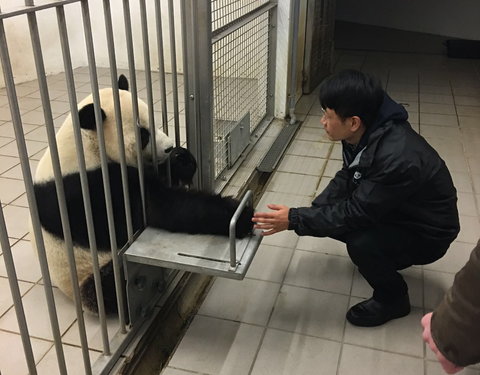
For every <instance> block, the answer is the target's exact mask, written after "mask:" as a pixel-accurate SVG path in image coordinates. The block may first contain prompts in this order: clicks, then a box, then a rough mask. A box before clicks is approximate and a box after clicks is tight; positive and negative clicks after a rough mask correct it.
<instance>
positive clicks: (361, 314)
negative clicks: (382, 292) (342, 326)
mask: <svg viewBox="0 0 480 375" xmlns="http://www.w3.org/2000/svg"><path fill="white" fill-rule="evenodd" d="M408 314H410V300H409V299H408V294H406V295H405V296H404V297H401V298H399V299H397V300H395V301H393V302H389V303H385V302H379V301H376V300H374V299H373V297H372V298H370V299H367V300H366V301H363V302H360V303H357V304H356V305H355V306H353V307H352V308H350V310H348V312H347V320H348V321H349V322H350V323H352V324H353V325H355V326H359V327H376V326H380V325H382V324H385V323H386V322H388V321H390V320H392V319H397V318H401V317H403V316H407V315H408Z"/></svg>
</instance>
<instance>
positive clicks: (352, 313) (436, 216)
mask: <svg viewBox="0 0 480 375" xmlns="http://www.w3.org/2000/svg"><path fill="white" fill-rule="evenodd" d="M320 104H321V106H322V108H323V110H324V113H323V116H322V118H321V124H322V125H323V127H324V129H325V132H326V133H327V135H328V137H329V138H330V140H332V141H341V142H342V146H343V168H342V169H341V170H340V171H338V172H337V174H336V175H335V177H334V178H333V179H332V180H331V181H330V183H329V184H328V186H327V187H326V188H325V190H324V191H323V192H322V193H321V194H320V195H319V196H318V197H317V198H316V199H315V200H314V201H313V202H312V205H311V207H298V208H289V207H287V206H284V205H277V204H271V205H268V207H269V209H271V210H272V211H269V212H257V213H256V214H255V215H254V217H253V221H254V222H255V223H256V225H255V227H256V228H258V229H262V230H263V234H264V235H272V234H274V233H277V232H280V231H283V230H287V229H288V230H294V231H295V232H296V233H297V234H298V235H305V236H316V237H331V238H334V239H337V240H340V241H342V242H344V243H345V244H346V247H347V251H348V255H349V256H350V258H351V260H352V262H353V263H354V264H355V265H356V266H357V267H358V270H359V271H360V273H361V274H362V276H363V277H364V278H365V280H366V281H367V282H368V283H369V284H370V286H371V287H372V288H373V296H372V297H371V298H370V299H368V300H366V301H363V302H361V303H359V304H357V305H355V306H353V307H352V308H350V310H349V311H348V313H347V320H348V321H349V322H350V323H351V324H354V325H357V326H365V327H372V326H378V325H381V324H384V323H386V322H388V321H389V320H391V319H395V318H400V317H403V316H406V315H408V314H409V313H410V302H409V298H408V288H407V284H406V283H405V281H404V279H403V277H402V276H401V275H400V273H398V270H402V269H404V268H407V267H410V266H412V265H420V264H428V263H432V262H434V261H436V260H437V259H439V258H441V257H442V256H443V255H444V254H445V252H446V251H447V249H448V247H449V246H450V244H451V243H452V241H453V240H454V239H455V238H456V236H457V234H458V232H459V219H458V211H457V194H456V190H455V188H454V186H453V182H452V178H451V176H450V173H449V171H448V169H447V166H446V165H445V162H444V161H443V160H442V159H441V158H440V156H439V155H438V153H437V152H436V151H435V150H434V149H433V148H432V147H431V146H430V145H429V144H428V143H427V141H426V140H425V139H424V138H423V137H421V136H420V135H418V134H417V133H416V132H415V131H414V130H413V129H412V127H411V126H410V124H409V123H408V121H407V118H408V114H407V112H406V111H405V109H404V108H403V106H401V105H399V104H397V103H396V102H394V101H393V100H392V99H391V98H390V97H389V96H388V95H387V94H386V93H385V91H384V90H383V89H382V86H381V85H380V83H379V82H378V81H377V80H376V79H374V78H373V77H370V76H368V75H365V74H363V73H362V72H359V71H354V70H347V71H343V72H340V73H337V74H336V75H333V76H331V77H330V78H328V79H327V80H326V81H325V82H324V83H323V84H322V86H321V88H320Z"/></svg>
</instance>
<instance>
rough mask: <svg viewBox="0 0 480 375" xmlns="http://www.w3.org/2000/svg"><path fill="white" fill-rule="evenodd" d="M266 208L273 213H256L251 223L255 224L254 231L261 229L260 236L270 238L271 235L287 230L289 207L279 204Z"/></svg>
mask: <svg viewBox="0 0 480 375" xmlns="http://www.w3.org/2000/svg"><path fill="white" fill-rule="evenodd" d="M267 207H268V208H269V209H271V210H273V211H270V212H256V213H255V214H254V215H253V218H252V221H253V222H254V223H255V225H254V228H255V229H262V230H263V232H262V235H264V236H270V235H272V234H275V233H278V232H281V231H283V230H287V229H288V224H289V221H288V211H289V210H290V208H289V207H287V206H283V205H280V204H269V205H267Z"/></svg>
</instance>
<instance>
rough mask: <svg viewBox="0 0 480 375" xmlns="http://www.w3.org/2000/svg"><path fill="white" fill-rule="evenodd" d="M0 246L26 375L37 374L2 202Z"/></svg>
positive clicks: (0, 206)
mask: <svg viewBox="0 0 480 375" xmlns="http://www.w3.org/2000/svg"><path fill="white" fill-rule="evenodd" d="M0 244H1V248H2V251H3V260H4V261H5V268H6V270H7V277H8V283H9V285H10V292H11V293H12V299H13V304H14V306H15V314H16V315H17V322H18V328H19V329H20V334H21V337H22V344H23V351H24V353H25V359H26V360H27V367H28V373H29V374H31V375H36V374H37V369H36V367H35V358H34V357H33V350H32V343H31V341H30V334H29V333H28V326H27V320H26V319H25V310H24V309H23V303H22V295H21V294H20V288H19V287H18V280H17V273H16V271H15V263H14V261H13V255H12V249H11V248H10V243H9V242H8V233H7V226H6V225H5V217H4V216H3V209H2V202H1V201H0Z"/></svg>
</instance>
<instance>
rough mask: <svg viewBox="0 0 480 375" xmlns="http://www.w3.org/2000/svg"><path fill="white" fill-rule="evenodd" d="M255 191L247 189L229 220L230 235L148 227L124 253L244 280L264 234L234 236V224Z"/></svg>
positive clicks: (149, 261) (132, 259)
mask: <svg viewBox="0 0 480 375" xmlns="http://www.w3.org/2000/svg"><path fill="white" fill-rule="evenodd" d="M252 197H253V194H252V192H251V191H247V193H246V194H245V196H244V197H243V199H242V201H241V203H240V205H239V207H238V209H237V211H236V212H235V214H234V215H233V217H232V219H231V221H230V236H229V237H226V236H219V235H206V234H195V235H192V234H185V233H172V232H168V231H166V230H161V229H155V228H150V227H147V228H146V229H145V230H144V231H143V233H142V234H141V235H140V236H139V237H138V238H137V239H136V240H135V241H134V243H133V244H132V245H131V246H130V247H129V248H128V250H127V251H126V252H125V254H124V260H125V261H126V262H132V263H140V264H145V265H150V266H158V267H164V268H172V269H178V270H185V271H189V272H195V273H201V274H207V275H212V276H220V277H225V278H229V279H238V280H241V279H243V278H244V277H245V274H246V273H247V271H248V267H249V266H250V263H251V262H252V260H253V257H254V256H255V254H256V252H257V249H258V247H259V246H260V242H261V241H262V235H261V231H260V230H255V231H253V233H252V234H251V235H250V236H247V237H245V238H241V239H239V238H236V237H235V225H236V222H237V220H238V217H239V216H240V214H241V212H242V211H243V209H244V208H245V207H246V206H247V204H252Z"/></svg>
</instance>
